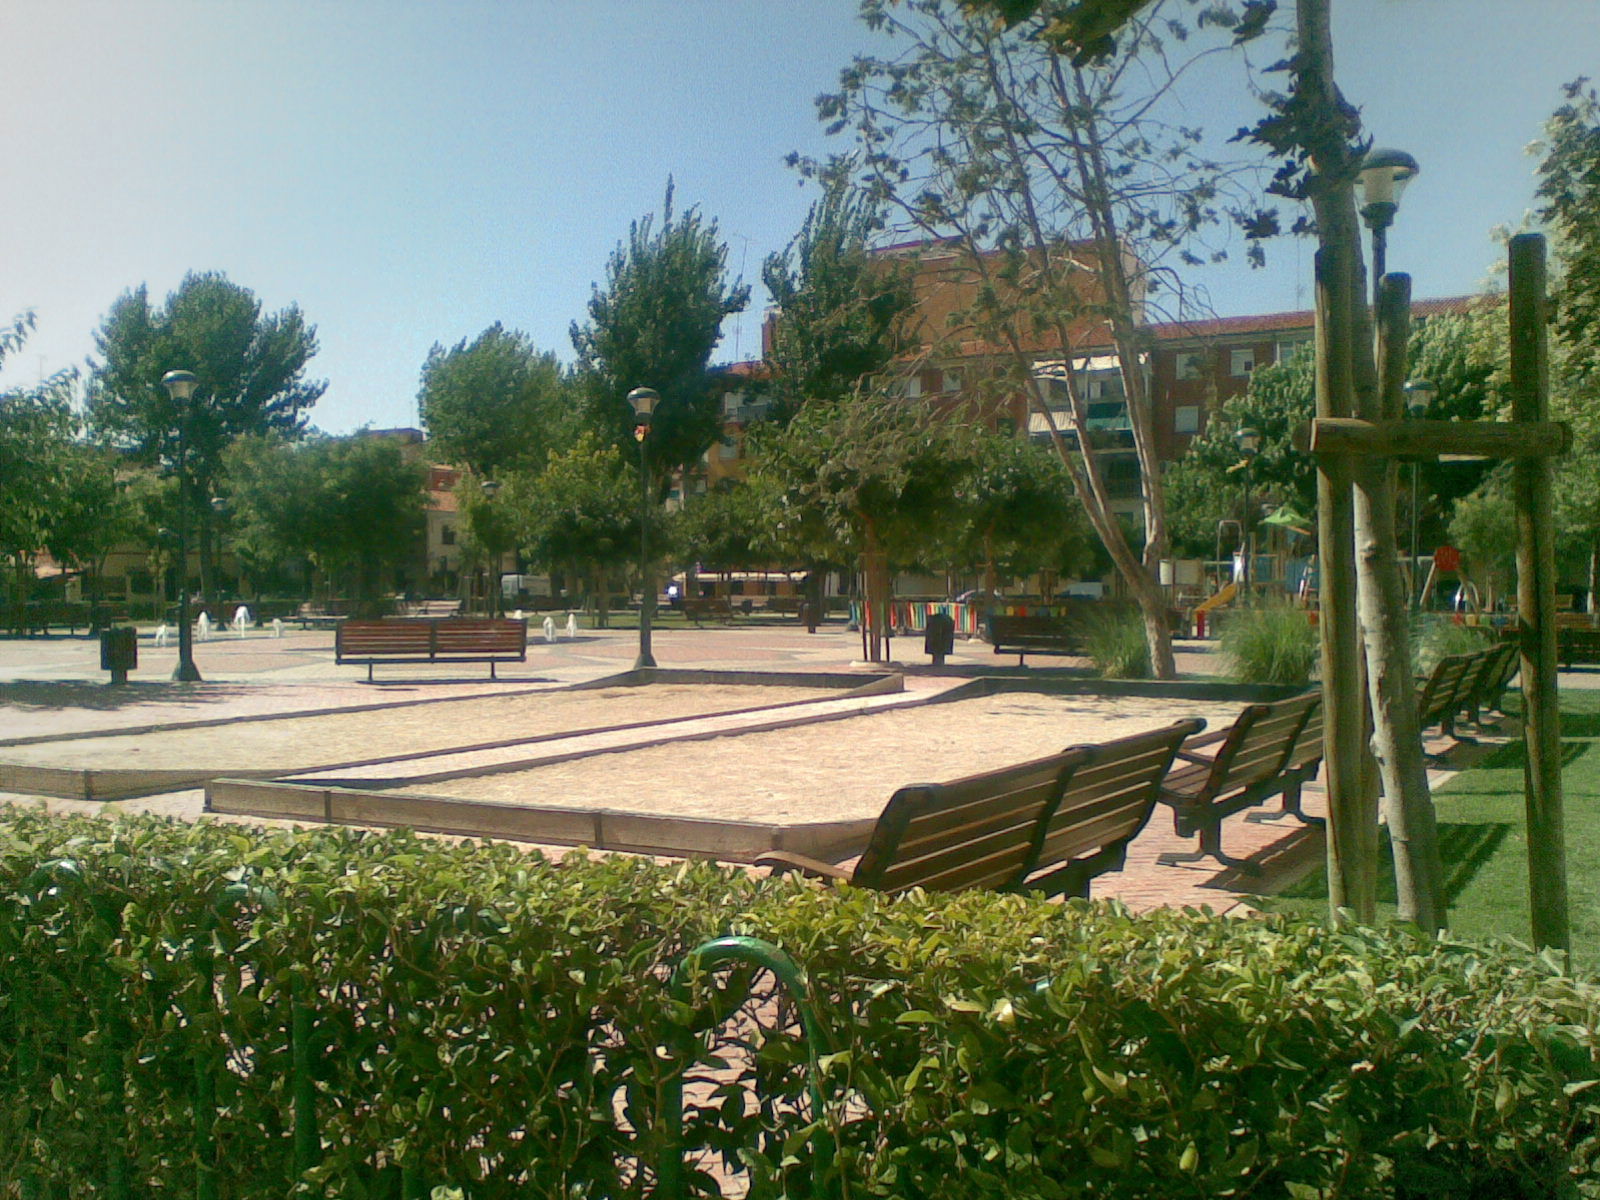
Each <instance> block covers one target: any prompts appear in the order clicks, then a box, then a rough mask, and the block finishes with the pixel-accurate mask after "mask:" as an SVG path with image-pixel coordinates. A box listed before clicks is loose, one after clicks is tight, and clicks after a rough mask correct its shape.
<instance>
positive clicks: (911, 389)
mask: <svg viewBox="0 0 1600 1200" xmlns="http://www.w3.org/2000/svg"><path fill="white" fill-rule="evenodd" d="M921 395H922V375H921V374H920V373H918V374H916V375H912V376H910V377H908V378H907V379H906V396H907V398H908V399H911V400H915V399H917V398H918V397H920V396H921Z"/></svg>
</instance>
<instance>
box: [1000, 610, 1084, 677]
mask: <svg viewBox="0 0 1600 1200" xmlns="http://www.w3.org/2000/svg"><path fill="white" fill-rule="evenodd" d="M987 626H988V636H989V641H990V642H992V643H993V644H994V652H995V653H996V654H1002V653H1015V654H1016V656H1017V666H1019V667H1021V666H1025V665H1027V664H1026V663H1025V662H1024V661H1023V660H1024V659H1025V658H1026V657H1027V655H1028V654H1029V653H1034V654H1073V655H1076V654H1082V653H1083V639H1082V638H1081V637H1080V636H1079V634H1078V630H1077V627H1076V623H1075V622H1072V621H1069V620H1067V619H1065V618H1062V617H1043V616H1026V617H1017V616H1006V615H1004V614H1001V613H992V614H990V616H989V618H988V621H987Z"/></svg>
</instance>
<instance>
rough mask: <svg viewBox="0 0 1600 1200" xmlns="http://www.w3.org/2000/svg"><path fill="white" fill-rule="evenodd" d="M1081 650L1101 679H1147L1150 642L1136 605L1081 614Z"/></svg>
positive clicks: (1148, 676)
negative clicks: (1146, 636) (1132, 607)
mask: <svg viewBox="0 0 1600 1200" xmlns="http://www.w3.org/2000/svg"><path fill="white" fill-rule="evenodd" d="M1081 628H1082V630H1083V652H1084V653H1085V654H1087V655H1088V656H1089V661H1090V662H1092V663H1094V669H1095V672H1096V674H1098V675H1099V676H1100V677H1101V678H1102V679H1149V678H1150V643H1149V642H1148V641H1146V640H1145V635H1144V621H1143V619H1142V618H1141V617H1140V616H1139V611H1138V610H1137V609H1131V608H1124V607H1117V608H1111V609H1108V610H1105V611H1100V612H1094V613H1091V614H1089V615H1086V616H1084V617H1082V618H1081Z"/></svg>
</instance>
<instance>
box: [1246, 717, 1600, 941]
mask: <svg viewBox="0 0 1600 1200" xmlns="http://www.w3.org/2000/svg"><path fill="white" fill-rule="evenodd" d="M1517 699H1518V697H1517V695H1516V693H1512V694H1510V695H1508V696H1507V698H1506V704H1507V708H1508V709H1512V708H1514V705H1515V703H1516V701H1517ZM1561 745H1562V761H1563V763H1565V767H1564V769H1563V771H1562V781H1563V784H1564V787H1565V797H1566V808H1565V811H1566V827H1567V889H1568V897H1569V902H1570V905H1571V914H1572V949H1573V957H1574V959H1575V963H1576V965H1578V966H1580V967H1586V968H1597V967H1600V692H1591V691H1582V692H1580V691H1569V692H1563V693H1562V696H1561ZM1522 765H1523V749H1522V743H1521V742H1520V741H1516V742H1512V743H1511V744H1510V745H1507V746H1503V747H1501V748H1500V749H1498V750H1496V751H1495V752H1494V753H1493V754H1491V755H1490V756H1489V757H1488V758H1486V759H1484V760H1483V761H1482V762H1481V763H1480V765H1478V766H1476V767H1474V768H1472V769H1471V770H1467V771H1463V772H1462V773H1461V774H1459V775H1457V776H1456V777H1455V778H1454V779H1452V780H1451V781H1450V782H1449V783H1448V784H1446V785H1445V786H1444V787H1443V788H1441V789H1440V790H1439V791H1438V792H1437V793H1435V795H1434V802H1435V805H1436V807H1437V809H1438V812H1439V836H1440V842H1441V844H1442V847H1443V851H1444V865H1445V873H1446V879H1447V886H1448V888H1449V892H1450V929H1451V931H1452V932H1454V933H1456V934H1459V935H1461V936H1463V937H1487V936H1492V935H1509V936H1511V937H1516V938H1521V939H1524V940H1526V938H1527V937H1528V854H1527V837H1526V832H1525V825H1524V821H1523V792H1522V786H1523V785H1522ZM1379 870H1380V876H1379V881H1378V897H1379V915H1380V917H1391V916H1393V915H1394V912H1395V888H1394V873H1393V870H1392V862H1391V861H1390V859H1389V847H1388V839H1387V837H1386V836H1385V838H1384V841H1383V846H1382V850H1381V859H1380V866H1379ZM1327 896H1328V885H1327V875H1326V873H1325V872H1324V871H1323V870H1321V869H1320V868H1319V869H1318V870H1317V871H1315V872H1313V873H1312V874H1311V875H1310V876H1308V877H1307V878H1305V879H1303V880H1301V881H1300V882H1299V883H1297V884H1295V885H1293V886H1292V887H1289V888H1287V889H1285V890H1284V891H1283V892H1282V893H1280V894H1279V895H1277V896H1273V897H1264V898H1263V905H1262V906H1263V907H1265V908H1270V909H1272V910H1273V911H1279V912H1283V911H1293V912H1311V913H1325V912H1326V911H1327Z"/></svg>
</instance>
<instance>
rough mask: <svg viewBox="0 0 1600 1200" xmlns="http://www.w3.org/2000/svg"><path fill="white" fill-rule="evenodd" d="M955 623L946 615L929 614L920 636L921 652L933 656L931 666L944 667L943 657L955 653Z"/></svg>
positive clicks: (953, 619)
mask: <svg viewBox="0 0 1600 1200" xmlns="http://www.w3.org/2000/svg"><path fill="white" fill-rule="evenodd" d="M955 648H956V623H955V618H953V617H951V616H950V614H948V613H929V614H928V625H927V628H926V630H925V631H924V633H923V635H922V651H923V653H924V654H931V655H933V665H934V666H936V667H942V666H944V659H945V655H947V654H953V653H955Z"/></svg>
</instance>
